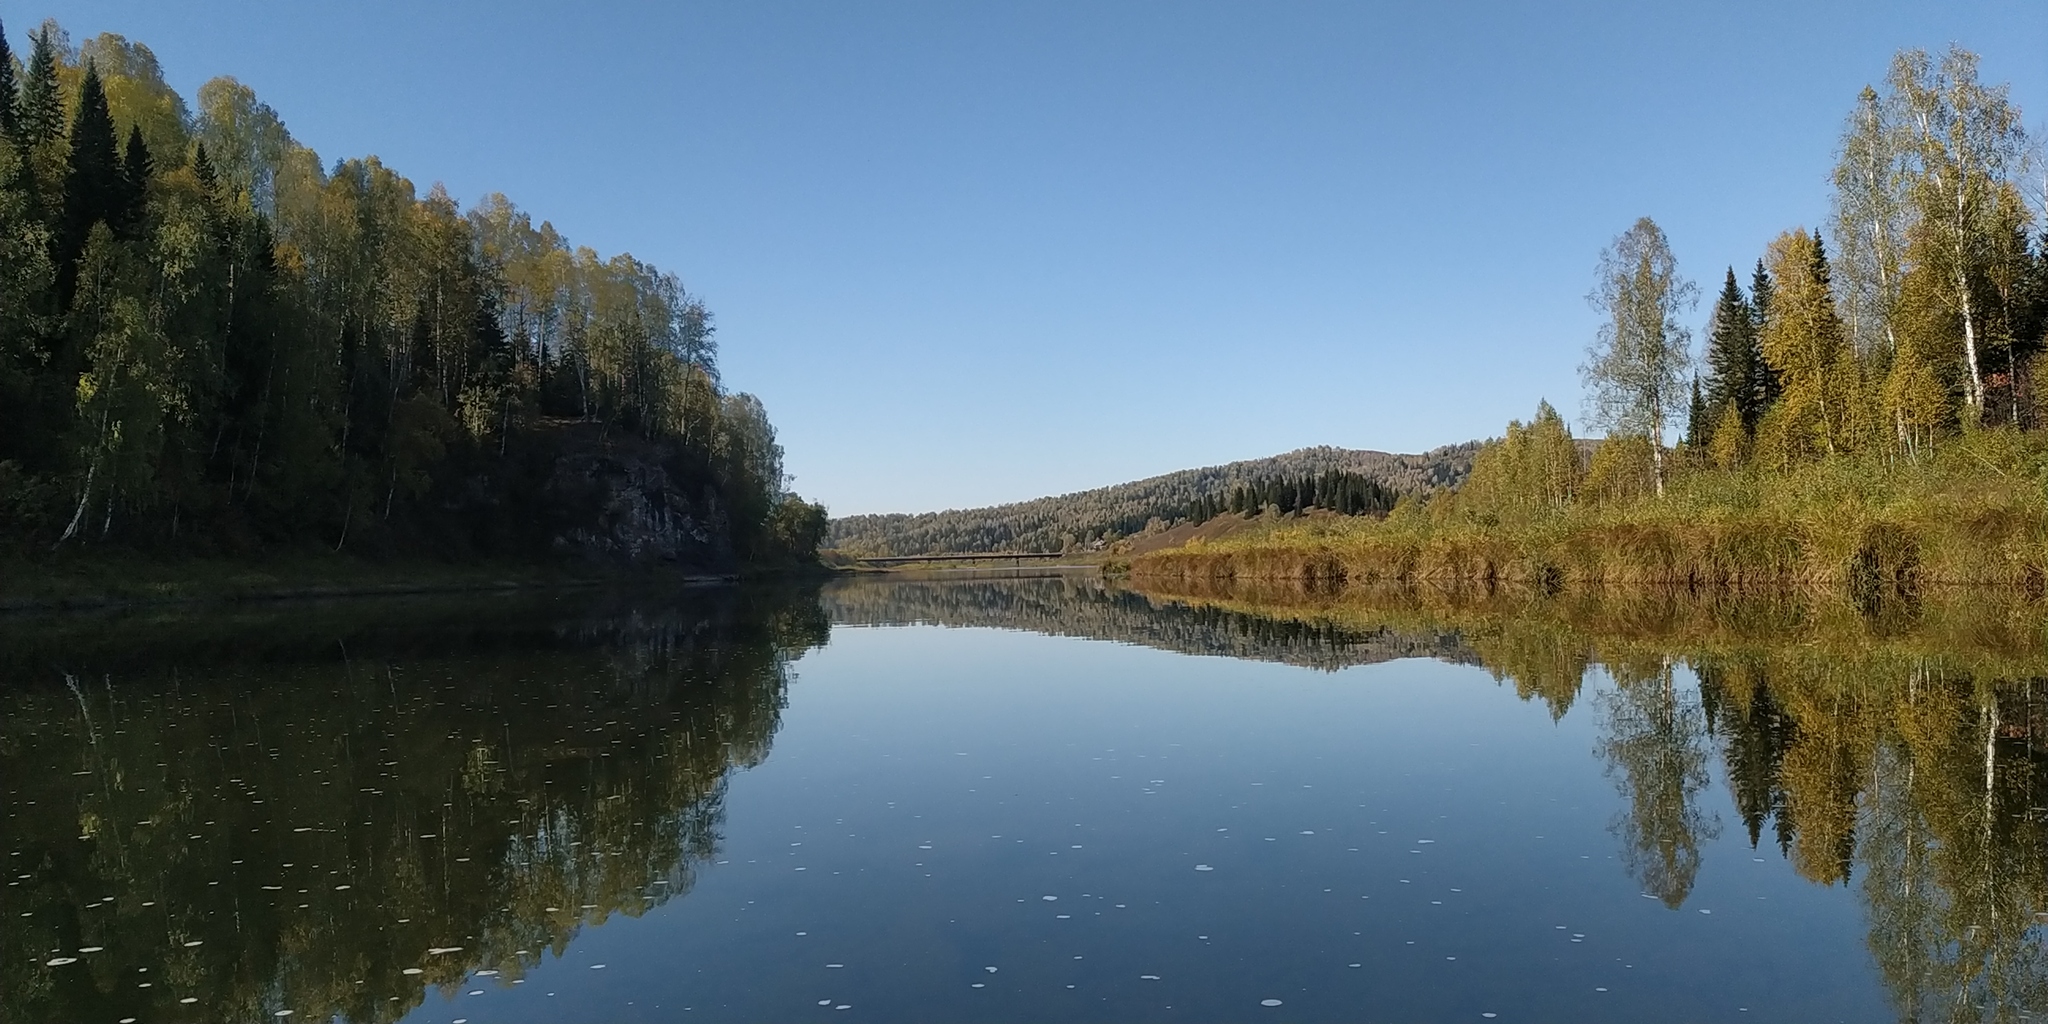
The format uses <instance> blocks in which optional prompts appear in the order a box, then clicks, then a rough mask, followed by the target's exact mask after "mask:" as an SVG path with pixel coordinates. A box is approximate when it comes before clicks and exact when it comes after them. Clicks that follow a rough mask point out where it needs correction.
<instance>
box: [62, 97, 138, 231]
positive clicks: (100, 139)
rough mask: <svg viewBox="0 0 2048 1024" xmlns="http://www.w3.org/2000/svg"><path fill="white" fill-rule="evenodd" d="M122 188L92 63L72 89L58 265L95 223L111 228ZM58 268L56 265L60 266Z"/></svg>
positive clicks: (123, 196) (119, 208)
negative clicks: (75, 91) (74, 102)
mask: <svg viewBox="0 0 2048 1024" xmlns="http://www.w3.org/2000/svg"><path fill="white" fill-rule="evenodd" d="M127 192H128V189H127V182H126V181H125V180H124V179H123V177H122V174H121V160H120V155H119V152H118V150H117V144H116V142H115V140H114V115H113V114H112V113H111V112H109V111H108V109H107V91H106V89H105V88H104V87H103V86H102V85H101V84H100V76H99V72H98V71H96V70H94V68H93V65H92V62H91V61H87V62H86V64H85V77H84V78H83V79H82V80H81V81H80V82H79V85H78V113H77V116H76V117H74V118H73V120H72V125H71V157H70V160H69V161H68V162H67V163H66V166H65V175H64V222H63V229H62V231H61V233H60V235H59V240H58V245H59V250H58V259H59V260H61V261H63V262H65V263H68V262H70V261H72V260H75V259H77V258H78V254H79V252H81V251H82V250H83V249H84V248H85V236H86V235H87V234H88V233H89V232H91V231H92V226H93V225H94V224H95V223H98V222H99V221H106V222H108V225H109V226H110V227H111V226H113V224H114V222H116V221H117V220H119V219H120V215H121V213H122V212H124V210H125V207H126V205H127V203H126V201H125V200H126V196H127ZM61 265H62V264H61V263H60V266H61Z"/></svg>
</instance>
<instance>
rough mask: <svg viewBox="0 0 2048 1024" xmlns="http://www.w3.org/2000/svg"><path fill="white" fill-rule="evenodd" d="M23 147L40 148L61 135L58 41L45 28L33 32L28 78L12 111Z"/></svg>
mask: <svg viewBox="0 0 2048 1024" xmlns="http://www.w3.org/2000/svg"><path fill="white" fill-rule="evenodd" d="M15 122H16V124H18V125H19V126H20V129H19V131H20V136H19V142H20V144H21V146H22V147H23V148H27V147H30V146H40V145H42V144H43V143H45V142H51V141H54V140H56V139H59V138H62V137H63V135H64V103H63V100H62V99H61V98H59V96H58V92H57V41H56V40H55V39H53V38H51V36H50V29H49V27H48V26H47V25H46V26H44V28H43V30H42V31H41V32H38V33H36V37H35V45H34V46H33V47H31V48H30V49H29V54H28V75H27V77H26V79H25V80H24V81H23V82H22V83H21V103H20V106H19V107H17V108H16V111H15Z"/></svg>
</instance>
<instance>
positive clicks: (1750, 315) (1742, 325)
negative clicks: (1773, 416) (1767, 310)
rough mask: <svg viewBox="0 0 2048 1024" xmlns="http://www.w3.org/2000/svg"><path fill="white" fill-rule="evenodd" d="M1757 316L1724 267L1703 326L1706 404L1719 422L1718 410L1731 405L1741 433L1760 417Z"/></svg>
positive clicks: (1730, 271)
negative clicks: (1710, 317) (1724, 273)
mask: <svg viewBox="0 0 2048 1024" xmlns="http://www.w3.org/2000/svg"><path fill="white" fill-rule="evenodd" d="M1756 324H1757V314H1756V310H1755V309H1754V308H1752V307H1751V306H1750V303H1749V300H1748V299H1747V298H1746V297H1744V296H1743V294H1742V288H1741V286H1740V285H1737V284H1736V283H1735V268H1733V267H1730V268H1728V276H1727V279H1726V280H1724V281H1723V282H1722V284H1721V296H1720V298H1719V299H1717V300H1716V301H1715V303H1714V316H1713V320H1712V322H1711V323H1709V325H1708V327H1707V391H1706V401H1707V406H1708V408H1709V409H1710V410H1713V412H1714V414H1715V420H1716V422H1718V420H1719V412H1720V410H1721V409H1723V408H1725V407H1728V406H1734V407H1735V410H1736V412H1737V413H1738V414H1739V415H1740V416H1741V417H1742V425H1743V429H1745V430H1752V431H1753V430H1755V429H1756V421H1757V418H1758V417H1760V416H1762V415H1763V408H1764V399H1765V387H1764V380H1763V377H1764V374H1765V372H1766V371H1767V367H1766V366H1765V365H1764V361H1763V352H1762V350H1761V349H1760V348H1759V347H1758V341H1757V330H1756Z"/></svg>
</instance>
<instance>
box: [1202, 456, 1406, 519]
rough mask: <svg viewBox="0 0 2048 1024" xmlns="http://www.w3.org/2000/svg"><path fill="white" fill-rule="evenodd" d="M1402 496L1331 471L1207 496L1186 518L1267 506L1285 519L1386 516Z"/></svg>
mask: <svg viewBox="0 0 2048 1024" xmlns="http://www.w3.org/2000/svg"><path fill="white" fill-rule="evenodd" d="M1400 496H1401V495H1400V492H1399V491H1396V490H1394V489H1393V488H1391V487H1388V486H1386V485H1385V484H1382V483H1380V481H1379V480H1378V478H1376V477H1370V476H1367V475H1365V474H1363V473H1353V472H1349V471H1346V470H1341V469H1332V470H1326V471H1324V472H1323V473H1321V474H1318V475H1307V474H1304V475H1302V476H1298V477H1284V476H1269V477H1259V478H1257V479H1254V480H1251V481H1248V482H1246V483H1242V484H1237V485H1234V486H1232V487H1231V488H1230V492H1229V493H1228V494H1204V495H1202V496H1200V497H1197V498H1196V499H1195V500H1194V501H1192V502H1190V503H1189V504H1188V509H1187V514H1186V516H1185V517H1184V518H1185V519H1186V521H1188V522H1193V523H1204V522H1208V521H1209V520H1210V519H1212V518H1214V517H1216V516H1219V515H1222V514H1223V513H1225V512H1231V513H1235V514H1238V515H1243V514H1246V513H1256V512H1259V511H1261V510H1263V509H1265V508H1266V507H1267V506H1271V507H1273V508H1274V509H1276V510H1278V511H1279V512H1280V513H1282V514H1283V515H1284V514H1286V513H1290V512H1304V511H1307V510H1309V509H1312V508H1313V509H1322V510H1324V511H1326V512H1335V513H1336V514H1338V515H1341V516H1366V515H1385V514H1387V513H1388V512H1391V511H1393V508H1394V503H1395V502H1396V501H1399V500H1400Z"/></svg>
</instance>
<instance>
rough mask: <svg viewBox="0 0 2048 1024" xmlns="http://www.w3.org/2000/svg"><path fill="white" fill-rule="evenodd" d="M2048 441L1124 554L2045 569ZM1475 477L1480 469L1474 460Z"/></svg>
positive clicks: (1707, 580)
mask: <svg viewBox="0 0 2048 1024" xmlns="http://www.w3.org/2000/svg"><path fill="white" fill-rule="evenodd" d="M2044 466H2048V444H2044V443H2043V442H2042V441H2041V440H2040V439H2039V438H2034V437H2029V436H2026V435H2023V434H2020V433H2018V432H2014V431H2003V430H1992V431H1980V432H1975V433H1972V434H1969V435H1965V436H1962V437H1958V438H1956V439H1955V440H1954V441H1953V442H1952V443H1951V444H1950V445H1949V446H1948V447H1947V448H1946V449H1944V450H1942V451H1940V452H1938V453H1936V454H1935V455H1933V456H1929V457H1926V458H1923V459H1921V460H1918V461H1913V462H1893V461H1882V460H1877V459H1869V460H1856V459H1836V460H1829V461H1822V462H1812V463H1805V464H1798V465H1794V466H1791V467H1789V468H1786V469H1782V470H1775V471H1771V470H1760V469H1756V468H1742V469H1732V470H1722V469H1715V468H1711V467H1706V466H1698V465H1694V466H1689V467H1685V468H1682V469H1680V471H1678V472H1677V473H1675V474H1674V478H1673V479H1672V481H1671V482H1670V486H1669V487H1668V488H1667V493H1666V495H1665V496H1664V497H1662V498H1658V497H1655V496H1654V495H1652V494H1649V493H1633V494H1624V495H1621V496H1610V497H1601V496H1598V495H1595V494H1580V495H1577V496H1576V497H1574V498H1572V499H1571V500H1568V501H1564V502H1558V503H1552V504H1549V505H1543V506H1540V507H1534V508H1532V507H1530V505H1529V504H1528V503H1526V502H1522V503H1512V504H1511V503H1508V502H1502V501H1498V500H1481V499H1479V498H1476V497H1472V498H1468V497H1467V496H1465V495H1463V494H1440V495H1437V496H1435V497H1433V498H1431V499H1429V500H1427V501H1419V502H1409V503H1405V504H1403V505H1402V506H1401V507H1399V508H1397V509H1396V510H1395V512H1394V514H1392V515H1390V516H1388V517H1387V518H1386V519H1384V520H1377V521H1374V520H1360V519H1349V518H1345V519H1339V518H1312V519H1297V520H1287V521H1280V522H1275V523H1270V524H1264V525H1261V526H1260V527H1257V528H1254V529H1249V530H1244V531H1240V532H1238V533H1235V534H1232V535H1230V536H1228V537H1224V538H1221V539H1218V540H1215V541H1211V542H1207V543H1191V544H1189V545H1187V546H1185V547H1181V548H1175V549H1170V550H1165V551H1159V552H1154V553H1151V554H1147V555H1143V556H1140V557H1139V558H1136V559H1134V560H1133V563H1132V566H1131V571H1132V573H1133V574H1134V575H1137V576H1140V577H1163V578H1170V579H1183V580H1200V579H1219V580H1221V579H1245V580H1293V581H1307V582H1319V583H1338V582H1351V583H1370V582H1404V583H1405V582H1428V581H1436V582H1480V583H1492V582H1514V583H1524V584H1531V585H1536V586H1540V587H1569V586H1581V585H1587V584H1624V585H1643V584H1657V585H1680V586H1689V587H1750V586H1764V587H1776V586H1786V585H1809V586H1871V585H1877V586H1886V587H1911V586H1916V585H1921V584H1990V585H1997V586H2006V587H2018V588H2025V589H2028V590H2030V591H2031V590H2038V589H2040V588H2041V587H2042V585H2043V581H2044V579H2048V492H2044V489H2043V476H2044V475H2043V467H2044ZM1475 472H1476V471H1475Z"/></svg>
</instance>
